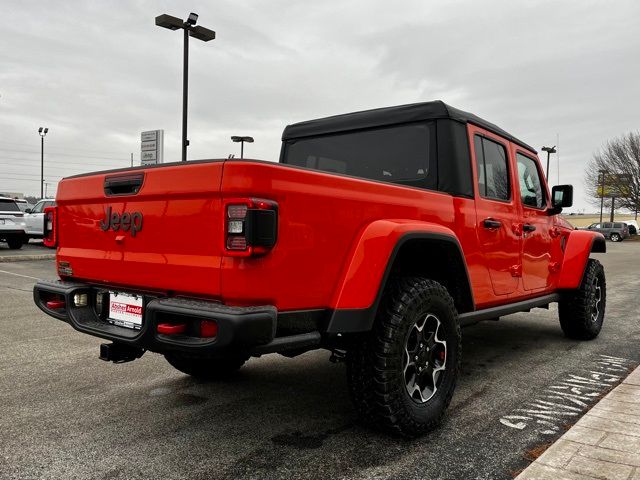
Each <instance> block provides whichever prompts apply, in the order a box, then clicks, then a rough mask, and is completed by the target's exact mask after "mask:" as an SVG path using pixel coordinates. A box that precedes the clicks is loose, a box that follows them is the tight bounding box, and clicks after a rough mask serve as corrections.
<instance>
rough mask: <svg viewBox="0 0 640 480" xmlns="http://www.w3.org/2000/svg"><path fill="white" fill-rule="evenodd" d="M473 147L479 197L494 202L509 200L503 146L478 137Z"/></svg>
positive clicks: (506, 160) (505, 158)
mask: <svg viewBox="0 0 640 480" xmlns="http://www.w3.org/2000/svg"><path fill="white" fill-rule="evenodd" d="M474 145H475V150H476V167H477V170H478V178H477V182H478V190H479V192H480V195H481V196H482V197H485V198H491V199H494V200H509V199H510V198H511V186H510V184H509V166H508V158H507V150H506V149H505V148H504V146H503V145H501V144H499V143H497V142H494V141H493V140H489V139H488V138H485V137H481V136H480V135H476V136H475V138H474Z"/></svg>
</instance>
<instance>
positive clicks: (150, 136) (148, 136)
mask: <svg viewBox="0 0 640 480" xmlns="http://www.w3.org/2000/svg"><path fill="white" fill-rule="evenodd" d="M157 134H158V132H157V131H156V130H152V131H151V132H142V135H141V137H142V141H143V142H148V141H150V140H153V141H155V140H157V139H158V136H157Z"/></svg>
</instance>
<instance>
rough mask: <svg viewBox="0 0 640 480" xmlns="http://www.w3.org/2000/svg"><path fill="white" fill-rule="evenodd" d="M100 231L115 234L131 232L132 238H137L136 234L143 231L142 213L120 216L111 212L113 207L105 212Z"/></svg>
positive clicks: (125, 213)
mask: <svg viewBox="0 0 640 480" xmlns="http://www.w3.org/2000/svg"><path fill="white" fill-rule="evenodd" d="M100 229H101V230H103V231H105V232H106V231H107V230H109V229H111V230H113V231H114V232H116V231H118V230H122V231H123V232H126V231H129V230H131V236H132V237H135V236H136V233H138V232H139V231H140V230H142V213H140V212H131V213H129V212H124V213H123V214H119V213H117V212H113V211H112V210H111V206H109V207H107V209H106V210H105V212H104V219H102V220H101V221H100Z"/></svg>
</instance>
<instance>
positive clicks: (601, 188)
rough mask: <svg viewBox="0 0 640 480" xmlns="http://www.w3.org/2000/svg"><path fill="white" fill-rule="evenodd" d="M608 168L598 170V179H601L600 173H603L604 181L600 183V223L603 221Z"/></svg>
mask: <svg viewBox="0 0 640 480" xmlns="http://www.w3.org/2000/svg"><path fill="white" fill-rule="evenodd" d="M606 173H607V171H606V170H598V181H600V175H602V182H601V183H600V223H602V210H604V176H605V175H606Z"/></svg>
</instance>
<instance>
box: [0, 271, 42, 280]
mask: <svg viewBox="0 0 640 480" xmlns="http://www.w3.org/2000/svg"><path fill="white" fill-rule="evenodd" d="M0 273H6V274H7V275H14V276H16V277H22V278H29V279H31V280H40V279H39V278H37V277H32V276H30V275H22V274H21V273H14V272H7V271H6V270H0Z"/></svg>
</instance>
